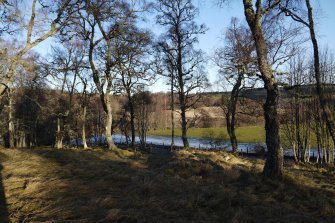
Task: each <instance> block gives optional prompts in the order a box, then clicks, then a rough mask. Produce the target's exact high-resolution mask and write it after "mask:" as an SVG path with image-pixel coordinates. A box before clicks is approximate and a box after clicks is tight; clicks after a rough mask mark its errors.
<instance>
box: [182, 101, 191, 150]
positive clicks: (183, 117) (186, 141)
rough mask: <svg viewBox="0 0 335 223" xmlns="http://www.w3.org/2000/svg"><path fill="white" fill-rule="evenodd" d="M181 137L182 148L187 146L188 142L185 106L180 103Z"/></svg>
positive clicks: (188, 145)
mask: <svg viewBox="0 0 335 223" xmlns="http://www.w3.org/2000/svg"><path fill="white" fill-rule="evenodd" d="M181 138H182V140H183V145H184V148H189V147H190V144H189V142H188V139H187V121H186V109H185V106H182V105H181Z"/></svg>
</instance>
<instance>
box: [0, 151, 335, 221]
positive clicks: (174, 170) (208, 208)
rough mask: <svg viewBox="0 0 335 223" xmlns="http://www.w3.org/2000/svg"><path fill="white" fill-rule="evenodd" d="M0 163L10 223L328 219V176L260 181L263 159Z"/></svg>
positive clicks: (302, 173) (311, 171) (63, 156)
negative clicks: (281, 180)
mask: <svg viewBox="0 0 335 223" xmlns="http://www.w3.org/2000/svg"><path fill="white" fill-rule="evenodd" d="M0 162H1V165H2V167H3V169H2V171H1V178H2V187H3V188H4V193H5V197H6V207H2V209H3V210H5V209H6V208H7V210H8V215H9V218H10V220H11V222H334V219H335V186H334V185H335V184H334V183H335V177H334V170H331V169H329V170H326V169H321V170H320V169H318V168H316V167H314V166H298V165H295V164H289V165H287V166H286V174H285V180H284V181H283V182H276V181H264V180H263V179H262V177H261V175H260V172H261V170H262V166H263V161H261V160H257V159H243V158H238V157H234V156H232V155H231V154H227V153H224V152H208V151H192V150H188V151H186V150H183V151H177V152H175V153H173V154H170V155H148V154H141V153H136V154H135V153H134V152H130V151H125V150H116V151H111V152H105V151H103V150H86V151H81V150H70V149H69V150H55V149H11V150H9V149H1V150H0ZM0 183H1V182H0ZM0 186H1V184H0ZM0 196H1V194H0ZM0 199H3V197H2V198H1V197H0ZM0 208H1V204H0ZM0 211H1V210H0ZM1 214H2V217H3V218H2V219H1V217H0V222H6V213H5V212H4V211H3V212H0V215H1Z"/></svg>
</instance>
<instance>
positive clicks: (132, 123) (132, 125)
mask: <svg viewBox="0 0 335 223" xmlns="http://www.w3.org/2000/svg"><path fill="white" fill-rule="evenodd" d="M127 94H128V103H129V110H130V128H131V148H132V149H135V137H136V135H135V111H134V103H133V99H132V97H131V94H130V92H127Z"/></svg>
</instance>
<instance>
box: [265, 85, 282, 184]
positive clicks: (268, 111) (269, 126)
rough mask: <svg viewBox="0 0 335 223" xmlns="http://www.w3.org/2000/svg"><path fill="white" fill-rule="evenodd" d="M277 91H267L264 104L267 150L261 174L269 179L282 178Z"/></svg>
mask: <svg viewBox="0 0 335 223" xmlns="http://www.w3.org/2000/svg"><path fill="white" fill-rule="evenodd" d="M278 97H279V91H278V87H275V89H267V98H266V102H265V104H264V117H265V132H266V134H265V135H266V146H267V149H268V152H267V159H266V162H265V166H264V170H263V174H264V175H265V176H266V177H270V178H282V171H283V149H282V148H281V146H280V137H279V120H278V114H277V106H278Z"/></svg>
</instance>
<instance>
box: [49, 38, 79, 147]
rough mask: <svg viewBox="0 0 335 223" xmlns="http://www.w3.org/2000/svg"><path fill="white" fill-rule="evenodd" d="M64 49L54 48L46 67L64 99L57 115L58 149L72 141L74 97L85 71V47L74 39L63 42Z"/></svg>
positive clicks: (56, 143)
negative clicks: (64, 141)
mask: <svg viewBox="0 0 335 223" xmlns="http://www.w3.org/2000/svg"><path fill="white" fill-rule="evenodd" d="M61 45H62V48H60V47H54V48H53V50H52V53H51V58H50V61H48V62H47V63H46V64H45V66H46V70H47V72H48V73H49V75H50V77H51V78H52V79H53V80H54V81H53V82H54V83H56V85H57V84H58V87H59V89H60V93H61V95H62V97H61V98H60V99H61V100H60V101H59V102H60V103H59V106H58V107H59V108H58V111H57V114H56V117H57V125H56V128H57V130H56V142H55V145H56V147H57V148H58V149H61V148H62V147H63V140H64V138H65V139H67V140H68V142H70V141H71V136H70V135H71V134H70V132H71V131H72V129H71V126H70V123H69V121H68V120H69V119H71V118H72V117H73V116H74V110H73V104H74V96H75V93H76V92H77V85H78V84H79V82H80V75H81V73H82V71H83V69H84V67H85V66H84V57H85V51H84V45H83V44H82V43H81V42H80V41H78V40H75V39H73V40H72V41H66V42H63V43H62V44H61Z"/></svg>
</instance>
